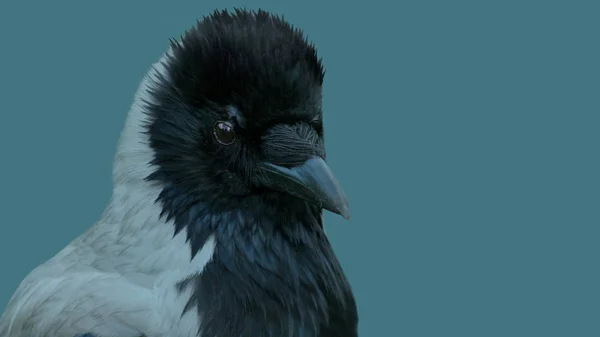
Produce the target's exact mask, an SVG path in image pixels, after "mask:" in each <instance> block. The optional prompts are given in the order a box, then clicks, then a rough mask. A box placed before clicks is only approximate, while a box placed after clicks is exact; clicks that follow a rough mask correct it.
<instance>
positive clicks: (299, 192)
mask: <svg viewBox="0 0 600 337" xmlns="http://www.w3.org/2000/svg"><path fill="white" fill-rule="evenodd" d="M262 173H263V175H264V178H266V181H264V182H263V184H265V185H268V187H270V188H273V189H276V190H278V191H281V192H287V193H289V194H291V195H294V196H296V197H298V198H301V199H304V200H306V201H308V202H311V203H313V204H316V205H318V206H319V207H321V208H323V209H326V210H328V211H330V212H333V213H336V214H339V215H341V216H342V217H344V218H345V219H347V220H348V219H350V208H349V205H348V200H347V199H346V195H345V194H344V191H343V190H342V188H341V186H340V184H339V182H338V181H337V179H336V178H335V176H334V175H333V173H332V172H331V169H330V168H329V166H328V165H327V163H325V161H324V160H323V159H321V158H320V157H312V158H310V159H308V160H307V161H306V162H304V163H303V164H302V165H299V166H295V167H291V168H287V167H283V166H278V165H274V164H271V163H263V164H262Z"/></svg>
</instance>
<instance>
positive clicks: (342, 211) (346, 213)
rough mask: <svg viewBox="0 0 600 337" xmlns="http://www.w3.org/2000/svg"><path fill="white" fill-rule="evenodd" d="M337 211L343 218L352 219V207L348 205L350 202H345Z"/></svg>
mask: <svg viewBox="0 0 600 337" xmlns="http://www.w3.org/2000/svg"><path fill="white" fill-rule="evenodd" d="M336 213H337V214H339V215H341V216H342V218H344V219H346V220H350V207H348V204H344V205H343V206H342V207H340V208H338V209H336Z"/></svg>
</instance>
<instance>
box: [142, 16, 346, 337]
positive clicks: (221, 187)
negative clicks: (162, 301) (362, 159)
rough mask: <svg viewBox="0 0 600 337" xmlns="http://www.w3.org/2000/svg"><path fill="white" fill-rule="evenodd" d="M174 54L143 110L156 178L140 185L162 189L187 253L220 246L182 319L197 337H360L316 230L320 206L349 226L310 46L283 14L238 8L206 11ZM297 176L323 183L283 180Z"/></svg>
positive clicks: (340, 278) (342, 281)
mask: <svg viewBox="0 0 600 337" xmlns="http://www.w3.org/2000/svg"><path fill="white" fill-rule="evenodd" d="M171 49H172V55H171V56H170V57H169V58H168V60H167V61H166V63H165V66H166V73H165V74H164V76H163V77H161V78H157V79H156V83H155V86H154V88H153V89H152V90H151V92H150V93H151V97H152V100H150V101H149V102H146V103H147V104H146V107H145V110H146V113H147V115H148V117H149V118H148V124H147V133H148V135H149V138H150V145H151V147H152V148H153V150H154V152H155V158H154V161H153V164H154V165H155V166H156V167H157V168H158V169H157V170H156V172H154V173H153V174H152V175H150V176H149V177H148V180H149V181H158V182H160V183H161V184H162V186H164V188H163V191H162V193H161V194H160V197H159V200H157V202H159V203H160V205H161V206H162V209H163V216H164V217H166V218H169V219H173V220H174V223H175V232H176V233H179V232H181V231H185V232H186V233H187V238H188V242H189V244H190V247H191V256H192V257H193V256H194V255H195V254H197V253H198V251H199V250H200V249H201V248H202V246H203V245H204V243H205V242H206V241H207V239H208V238H209V237H210V236H211V235H214V238H215V241H216V249H215V253H214V257H213V259H212V261H211V262H210V263H209V264H208V265H207V266H206V267H205V269H204V271H203V273H202V274H201V275H191V276H190V277H189V278H187V279H185V280H182V281H181V283H180V284H179V285H178V287H180V289H184V288H187V287H193V288H192V289H194V292H193V293H194V295H193V296H192V298H190V300H189V302H188V306H187V308H186V310H197V312H198V314H199V316H200V317H201V318H202V327H201V330H202V331H201V333H203V336H219V337H229V336H231V337H233V336H235V337H246V336H247V337H262V336H265V337H266V336H277V337H279V336H289V337H296V336H297V337H300V336H303V337H310V336H315V337H353V336H357V334H358V333H357V322H358V315H357V309H356V303H355V299H354V297H353V294H352V290H351V287H350V284H349V282H348V280H347V279H346V276H345V275H344V273H343V270H342V267H341V266H340V263H339V261H338V260H337V258H336V256H335V254H334V252H333V250H332V247H331V245H330V243H329V241H328V239H327V237H326V236H325V234H324V232H323V224H322V222H321V221H322V217H321V213H322V209H323V208H325V209H329V210H332V211H334V212H336V213H339V214H342V215H344V216H347V204H346V201H345V197H344V196H343V193H342V192H341V190H339V189H337V188H338V186H337V183H336V181H335V180H334V179H333V178H332V176H331V175H330V174H329V173H330V171H327V168H326V166H325V164H324V161H323V160H324V159H325V150H324V144H323V122H322V110H321V97H322V96H321V95H322V84H323V78H324V69H323V66H322V63H321V60H320V59H319V58H318V56H317V52H316V50H315V48H314V46H313V45H312V44H310V43H309V42H307V40H306V38H305V37H304V35H303V33H302V31H300V30H299V29H295V28H293V27H292V26H291V25H290V24H289V23H287V22H286V21H285V20H284V19H283V18H282V17H278V16H275V15H272V14H269V13H267V12H265V11H262V10H259V11H256V12H254V11H247V10H235V11H233V12H228V11H215V12H214V13H212V15H210V16H208V17H206V18H204V19H203V20H202V21H200V22H198V24H197V25H196V26H195V27H193V28H192V29H191V30H189V31H188V32H186V33H185V34H184V35H183V37H182V38H181V40H180V41H172V43H171ZM311 158H313V159H311ZM306 163H309V164H306ZM302 165H304V166H302ZM307 166H310V168H311V170H312V168H316V170H317V171H319V172H321V175H315V176H312V175H311V176H310V177H309V178H306V177H307V176H306V174H305V173H306V172H309V170H308V169H304V171H302V172H300V173H298V175H296V171H290V170H293V169H294V168H296V167H307ZM273 168H275V169H273ZM313 171H314V170H313ZM313 171H310V172H313ZM281 172H283V173H281ZM311 174H312V173H311ZM282 177H283V178H282ZM290 177H295V178H293V179H292V178H290ZM298 177H299V178H298ZM304 178H306V179H308V180H310V182H309V183H306V184H304V183H302V184H300V183H299V181H300V182H303V181H304V180H302V179H304ZM281 179H284V180H281ZM298 179H300V180H298ZM308 180H307V181H308ZM317 182H318V183H317ZM317 185H318V186H317ZM317 187H318V188H317Z"/></svg>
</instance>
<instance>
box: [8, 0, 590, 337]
mask: <svg viewBox="0 0 600 337" xmlns="http://www.w3.org/2000/svg"><path fill="white" fill-rule="evenodd" d="M243 5H245V6H247V7H249V8H258V7H263V8H265V9H268V10H271V11H275V12H277V13H280V14H284V15H285V17H287V19H289V20H290V21H291V22H292V23H293V24H295V25H297V26H298V27H301V28H303V29H304V30H305V32H306V33H307V34H308V36H309V38H310V39H311V40H313V41H314V42H315V43H316V45H317V46H318V49H319V51H320V54H321V56H322V57H323V58H324V62H325V65H326V67H327V75H326V84H325V102H324V104H325V113H326V117H325V119H326V131H327V141H328V143H327V147H328V159H329V162H330V163H331V166H332V167H333V169H334V171H335V172H336V173H337V175H338V177H339V179H340V180H341V182H342V183H343V185H344V186H345V189H346V192H347V194H348V197H349V200H350V203H351V207H352V220H351V221H350V222H346V221H344V220H343V219H342V218H341V217H338V216H334V215H331V214H327V216H326V220H327V225H328V233H329V235H330V237H331V240H332V242H333V245H334V247H335V249H336V251H337V252H338V254H339V257H340V259H341V261H342V263H343V265H344V267H345V270H346V271H347V274H348V276H349V278H350V280H351V282H352V285H353V287H354V289H355V292H356V296H357V299H358V304H359V310H360V334H361V336H363V337H381V336H390V337H395V336H409V337H418V336H436V337H438V336H441V337H444V336H457V337H466V336H477V337H487V336H502V337H508V336H510V337H515V336H528V337H529V336H541V337H549V336H565V337H584V336H596V337H597V336H600V290H599V286H600V273H599V261H598V260H599V258H600V252H599V246H598V241H599V239H600V230H599V225H600V216H599V206H600V204H599V201H600V200H599V199H600V196H599V179H598V173H599V172H600V167H599V166H600V165H599V164H600V160H599V145H600V140H599V139H598V138H599V137H598V136H599V127H600V104H599V98H600V91H599V89H600V71H599V70H600V67H599V62H600V37H599V35H600V27H599V26H600V25H599V22H600V21H599V17H600V3H599V2H598V1H537V2H534V1H494V2H492V1H395V2H394V1H381V0H372V1H363V2H358V1H357V2H354V3H352V2H349V1H337V2H333V1H329V2H325V1H306V0H305V1H294V2H290V1H285V2H284V1H278V2H275V1H271V2H267V1H248V2H245V3H244V2H232V1H175V0H169V1H148V0H146V1H118V2H117V1H102V2H100V1H94V2H92V1H77V2H76V1H2V2H1V4H0V43H1V47H0V61H1V62H0V107H1V111H2V115H1V119H0V120H1V122H0V156H1V158H2V159H1V161H2V163H1V165H0V173H1V174H0V179H1V186H2V188H1V189H0V198H1V199H0V207H1V209H0V212H1V214H2V223H1V226H0V266H1V268H2V269H1V270H2V272H1V273H0V274H1V277H0V282H1V283H0V305H1V307H0V308H3V307H4V305H5V304H6V302H7V301H8V300H9V297H10V296H11V294H12V293H13V291H14V290H15V289H16V287H17V286H18V284H19V282H20V281H21V280H22V279H23V278H24V277H25V275H26V274H27V273H28V272H29V271H30V270H31V269H32V268H34V267H35V266H36V265H37V264H39V263H41V262H43V261H44V260H46V259H48V258H50V257H51V256H52V255H54V254H55V253H56V252H58V251H59V250H60V249H61V248H62V247H63V246H64V245H66V244H68V243H69V241H70V240H72V239H73V238H75V237H76V236H77V235H79V234H80V233H82V232H83V231H84V230H85V229H86V228H87V227H89V226H90V225H91V224H92V223H94V221H95V220H96V219H97V218H98V217H99V216H100V213H101V212H102V210H103V209H104V207H105V205H106V203H107V202H108V199H109V196H110V193H111V189H112V186H111V166H112V157H113V153H114V150H115V146H116V141H117V138H118V135H119V132H120V130H121V127H122V126H123V122H124V119H125V116H126V113H127V110H128V108H129V105H130V104H131V101H132V98H133V94H134V92H135V89H136V88H137V86H138V84H139V81H140V80H141V78H142V76H143V75H144V73H145V72H146V71H147V70H148V68H149V66H150V65H151V63H153V62H155V61H156V60H157V59H158V57H159V56H160V54H161V53H162V52H163V51H164V50H165V48H166V47H167V40H168V38H170V37H175V36H178V35H179V34H180V33H182V32H183V30H184V29H187V28H189V27H190V26H191V25H192V24H193V23H194V21H195V20H196V19H197V18H200V17H201V16H202V15H204V14H207V13H208V12H209V11H211V10H213V9H215V8H223V7H227V8H231V7H232V6H243ZM124 337H127V336H124Z"/></svg>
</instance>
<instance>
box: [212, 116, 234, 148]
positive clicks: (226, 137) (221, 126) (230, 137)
mask: <svg viewBox="0 0 600 337" xmlns="http://www.w3.org/2000/svg"><path fill="white" fill-rule="evenodd" d="M213 135H214V136H215V139H216V140H217V141H218V142H219V143H220V144H222V145H231V144H232V143H233V142H234V141H235V139H236V135H235V131H234V129H233V125H232V124H231V123H230V122H225V121H221V122H217V123H215V126H214V129H213Z"/></svg>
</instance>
